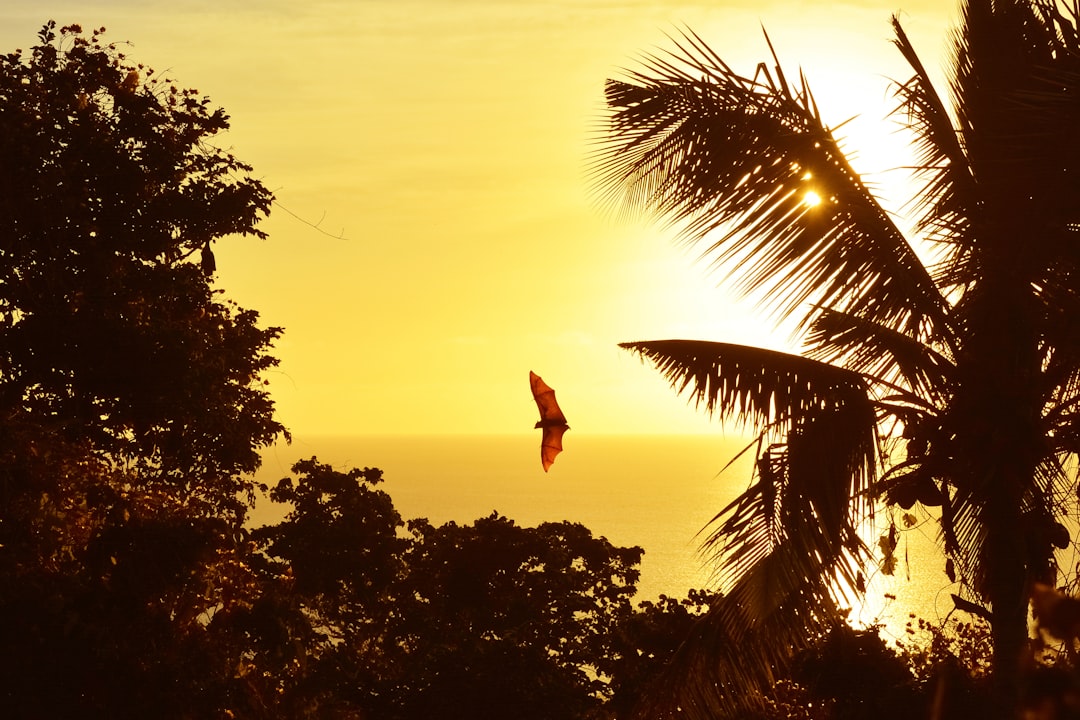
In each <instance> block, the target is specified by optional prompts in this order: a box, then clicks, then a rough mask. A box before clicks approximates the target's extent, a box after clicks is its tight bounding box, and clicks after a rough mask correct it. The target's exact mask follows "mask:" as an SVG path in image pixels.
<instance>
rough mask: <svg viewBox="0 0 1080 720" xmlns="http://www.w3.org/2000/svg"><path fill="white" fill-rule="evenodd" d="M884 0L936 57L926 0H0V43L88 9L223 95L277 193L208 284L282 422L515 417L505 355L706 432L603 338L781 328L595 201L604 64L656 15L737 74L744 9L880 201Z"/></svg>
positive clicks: (740, 333) (345, 428) (632, 59)
mask: <svg viewBox="0 0 1080 720" xmlns="http://www.w3.org/2000/svg"><path fill="white" fill-rule="evenodd" d="M897 12H899V13H900V17H901V21H902V23H903V24H904V27H905V29H906V30H907V32H908V34H909V36H910V37H911V38H912V40H913V42H914V43H915V46H916V47H917V48H918V49H919V50H920V52H921V55H922V57H923V59H924V62H925V63H926V64H927V65H928V66H930V67H937V66H939V65H940V59H941V57H942V51H943V50H944V49H945V48H946V47H947V40H948V35H947V33H948V29H949V27H950V26H951V25H952V24H953V22H954V21H955V12H954V8H953V7H952V6H951V5H950V4H949V3H943V2H941V0H849V1H848V2H823V1H822V2H818V1H815V0H772V1H771V2H770V1H762V0H714V1H713V2H691V1H676V0H672V1H670V2H660V1H658V0H657V1H653V2H647V1H645V0H640V1H638V0H544V1H541V0H505V1H503V0H488V1H479V0H306V1H305V2H302V3H300V2H295V1H294V0H269V1H263V2H248V1H247V0H215V1H214V2H208V1H204V0H172V1H170V2H156V1H151V2H147V1H140V2H135V0H97V1H94V0H77V1H76V0H55V1H51V2H46V3H43V2H41V1H40V0H8V2H6V3H4V4H3V7H0V52H9V51H11V50H14V49H15V48H24V49H25V48H27V47H29V46H31V45H32V44H34V41H35V33H36V31H37V30H38V29H39V28H40V27H41V25H42V24H43V23H44V22H45V21H46V20H48V19H50V18H51V19H55V20H56V21H57V22H58V23H59V24H61V25H65V24H70V23H80V24H82V25H83V27H84V29H90V28H93V27H101V26H104V27H106V28H107V29H108V32H107V35H106V38H107V39H109V40H112V41H124V42H127V43H129V47H128V48H127V50H126V52H127V55H128V57H129V59H130V60H131V61H133V62H141V63H144V64H146V65H149V66H151V67H153V68H154V69H155V71H156V72H157V73H158V74H163V75H166V76H168V77H171V78H172V79H174V80H175V81H177V83H178V84H179V85H181V86H183V87H189V88H196V89H198V90H199V91H200V92H201V93H203V94H205V95H207V96H209V97H210V99H211V100H212V102H213V104H214V105H216V106H220V107H223V108H225V110H226V112H227V113H228V114H229V115H230V117H231V122H232V127H231V130H230V131H229V132H228V134H227V135H224V136H222V137H219V138H217V140H216V142H217V144H219V145H221V146H223V147H226V148H229V149H230V150H232V151H233V152H234V153H235V154H236V155H237V157H239V158H240V159H241V160H243V161H245V162H247V163H249V164H251V165H252V166H253V167H254V173H253V174H254V175H255V177H257V178H259V179H260V180H261V181H262V182H263V183H264V184H265V185H266V186H267V187H269V188H270V189H272V190H273V191H274V193H275V196H276V205H275V207H274V210H273V213H272V215H271V217H270V218H269V219H268V220H267V221H265V223H264V224H263V225H262V228H263V229H264V230H265V231H267V232H268V233H269V235H270V237H269V239H267V240H258V239H254V238H228V239H226V240H224V241H222V242H219V243H218V245H217V246H216V247H215V254H216V255H217V261H218V285H219V287H221V288H222V289H224V290H225V292H226V295H227V296H229V297H231V298H233V299H234V300H236V301H237V302H239V303H240V305H241V306H243V307H247V308H251V309H254V310H257V311H259V313H260V315H261V318H262V322H263V324H264V325H272V326H281V327H283V328H284V330H285V332H284V335H283V337H282V338H281V340H279V342H278V343H277V345H276V347H275V351H274V354H275V356H276V357H278V358H279V359H280V361H281V362H280V366H279V367H278V368H277V369H276V370H274V371H273V372H271V373H270V374H269V376H268V379H269V380H270V388H271V393H272V395H273V397H274V400H275V402H276V405H277V412H278V419H279V420H280V421H281V422H282V423H284V424H285V426H286V427H288V428H290V430H291V431H292V432H293V433H294V434H296V435H316V434H335V435H359V434H410V433H416V434H433V433H476V434H493V433H499V434H501V433H520V432H530V431H531V428H532V426H533V423H534V422H535V421H536V419H537V410H536V406H535V405H534V403H533V400H532V398H531V395H530V393H529V385H528V373H529V371H530V370H533V371H535V372H537V373H538V374H540V375H541V376H542V377H543V378H544V379H545V380H546V381H547V383H548V384H549V385H551V386H552V387H554V388H555V390H556V393H557V395H558V398H559V401H560V403H561V405H562V408H563V410H564V412H565V413H566V415H567V417H568V421H569V424H570V426H571V428H572V429H573V430H574V431H576V432H582V433H585V432H587V433H593V434H632V433H642V434H681V433H709V432H724V430H722V429H721V428H720V426H719V425H718V423H717V422H716V421H715V420H710V419H709V418H706V417H705V416H704V415H703V414H702V413H701V412H699V411H698V410H696V409H695V408H694V407H693V406H692V405H690V404H688V401H687V398H685V397H679V396H676V395H675V394H674V392H673V391H672V390H671V389H670V388H669V386H668V385H667V382H666V381H665V380H664V379H663V378H662V377H661V376H660V375H659V374H658V373H657V372H656V371H655V370H654V369H653V368H652V367H651V366H647V365H643V364H642V363H641V362H640V361H639V360H638V359H637V358H636V357H634V356H632V355H630V354H629V353H627V352H626V351H623V350H620V349H619V348H618V347H617V343H619V342H624V341H633V340H646V339H663V338H675V337H683V338H697V339H706V340H722V341H727V342H743V343H750V344H755V345H761V346H766V347H773V348H777V349H785V348H788V347H790V344H789V339H788V335H787V333H786V332H785V331H783V330H776V329H773V328H772V326H771V325H770V324H769V323H768V321H767V320H766V319H765V318H764V317H762V316H761V315H760V314H759V313H757V312H756V311H755V309H754V307H753V306H752V304H750V303H748V302H747V301H743V300H740V299H739V298H736V297H734V296H733V295H732V294H731V293H730V292H729V291H727V290H726V289H725V287H724V283H723V280H724V276H723V275H722V274H721V273H719V272H716V271H710V269H709V266H708V263H707V262H703V261H701V260H700V259H699V257H698V251H696V250H694V249H691V248H687V247H685V246H683V245H680V244H678V242H677V238H676V235H677V233H676V232H675V231H674V230H672V229H670V228H666V227H664V226H663V225H661V224H659V223H657V222H656V221H654V220H653V219H651V218H647V217H625V216H623V215H620V214H618V213H615V212H613V211H612V209H611V208H608V207H605V206H602V205H600V204H598V203H597V201H596V200H595V196H594V193H593V192H592V188H593V186H592V185H591V183H590V176H589V173H588V158H589V153H590V148H591V147H592V145H591V142H592V141H593V140H594V139H595V138H596V137H597V133H598V130H599V127H600V121H601V119H602V117H603V87H604V81H605V79H607V78H609V77H619V76H620V75H621V74H622V72H623V71H624V69H626V68H635V67H637V66H638V62H639V60H640V58H641V57H642V55H643V53H646V52H652V51H656V50H658V49H662V48H665V47H671V42H670V40H669V39H668V36H669V35H670V34H672V33H677V32H678V31H679V28H681V27H689V28H691V29H693V30H694V31H695V32H696V33H697V34H699V35H700V36H701V37H702V38H703V39H704V40H705V41H706V42H708V43H709V44H710V46H711V47H712V48H713V49H714V50H716V51H717V52H718V53H719V54H720V55H721V57H723V58H724V59H725V61H726V62H727V63H728V64H729V65H730V66H732V67H733V68H734V69H735V70H736V71H739V72H741V73H743V74H752V73H753V71H754V68H755V67H756V66H757V63H758V62H761V61H763V60H766V59H767V58H768V47H767V45H766V43H765V40H764V37H763V35H762V26H764V28H765V29H766V30H767V32H768V33H769V37H770V38H771V40H772V42H773V45H774V47H775V48H776V50H777V52H778V54H779V56H780V59H781V61H782V63H783V64H784V66H785V69H786V71H787V72H788V73H789V74H794V73H796V72H797V71H798V69H799V68H800V67H801V68H802V69H803V71H804V72H805V73H806V74H807V77H808V80H809V83H810V87H811V89H812V91H813V92H814V94H815V96H816V98H817V100H818V103H819V106H820V108H821V111H822V113H823V115H824V118H825V120H826V122H827V123H829V124H830V125H837V124H839V123H841V122H843V121H845V120H847V119H849V118H851V117H852V116H855V115H858V117H856V119H855V120H854V121H852V122H851V123H849V124H847V125H845V126H844V128H843V131H842V132H840V133H839V134H840V135H841V136H843V137H846V138H848V141H847V144H848V146H850V147H851V148H852V149H855V150H857V151H858V154H857V156H856V157H855V159H854V161H853V164H854V166H855V167H856V169H857V170H860V171H863V172H865V173H867V177H868V179H870V180H871V181H873V182H875V183H877V184H878V186H879V187H881V188H882V193H883V195H885V196H886V197H885V199H886V200H887V201H890V202H889V203H888V204H890V206H891V207H893V208H894V209H896V210H897V211H898V212H899V211H900V210H901V209H902V208H901V205H900V201H901V200H902V199H903V196H902V183H901V182H900V181H898V180H897V177H898V174H897V173H895V172H889V170H890V169H891V168H895V167H900V166H903V165H905V164H907V163H909V162H910V159H909V158H907V157H906V156H905V155H904V154H903V150H904V144H903V140H902V138H901V137H899V136H898V134H897V126H896V124H895V122H894V121H893V120H888V119H886V118H885V116H886V114H887V113H888V111H889V109H890V108H891V107H892V106H893V105H894V104H895V101H894V100H893V99H892V97H891V95H890V84H889V83H890V80H906V79H907V77H908V75H909V74H910V73H909V72H908V71H907V70H906V69H905V67H904V64H903V60H902V58H901V57H900V55H899V53H898V52H897V51H896V49H895V48H894V47H893V46H892V45H891V43H890V38H891V35H890V33H891V29H890V26H889V18H890V16H891V15H892V14H894V13H897ZM897 184H900V185H901V190H900V191H897V190H896V189H895V188H893V189H892V192H890V186H893V185H897Z"/></svg>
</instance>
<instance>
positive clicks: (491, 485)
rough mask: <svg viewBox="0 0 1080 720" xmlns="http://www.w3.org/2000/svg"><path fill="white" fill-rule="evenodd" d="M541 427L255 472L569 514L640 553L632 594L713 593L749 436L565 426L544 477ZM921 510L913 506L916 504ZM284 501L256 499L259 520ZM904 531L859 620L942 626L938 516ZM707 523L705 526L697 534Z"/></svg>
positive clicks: (746, 471) (300, 442)
mask: <svg viewBox="0 0 1080 720" xmlns="http://www.w3.org/2000/svg"><path fill="white" fill-rule="evenodd" d="M539 437H540V434H539V432H537V433H535V434H530V435H491V436H477V435H462V436H455V435H438V436H422V435H406V436H353V437H341V436H310V437H296V438H294V439H293V442H292V443H291V444H288V445H286V444H279V445H276V446H274V447H272V448H269V449H267V450H266V451H265V452H264V454H263V466H262V468H261V469H260V471H259V473H258V475H257V479H258V480H260V481H262V482H265V483H268V484H273V483H274V482H276V481H277V480H278V479H280V478H282V477H285V476H287V475H289V474H290V467H291V466H292V464H293V463H294V462H296V461H297V460H299V459H302V458H309V457H312V456H317V457H318V458H319V460H320V461H321V462H324V463H329V464H331V465H333V466H335V467H338V468H340V469H347V468H350V467H377V468H380V469H381V470H383V473H384V478H385V482H384V483H382V484H381V485H380V487H381V489H383V490H384V491H386V492H387V493H388V494H389V495H390V496H391V498H393V501H394V505H395V507H396V508H397V510H398V512H399V513H401V516H402V517H403V518H405V519H410V518H417V517H425V518H427V519H428V520H430V521H431V522H433V523H435V524H442V523H445V522H448V521H451V520H452V521H455V522H457V523H458V524H467V523H471V522H472V521H474V520H476V519H478V518H481V517H486V516H488V515H490V514H491V513H492V512H498V513H500V514H502V515H505V516H506V517H509V518H511V519H513V520H514V521H515V522H516V523H517V524H518V525H521V526H525V527H529V526H535V525H537V524H539V523H542V522H546V521H554V522H558V521H563V520H569V521H572V522H578V523H581V524H583V525H585V526H586V527H588V528H589V529H590V530H591V531H592V532H593V534H594V535H596V536H603V537H606V538H607V539H608V540H609V541H611V542H612V543H614V544H615V545H619V546H633V545H636V546H640V547H642V548H644V549H645V555H644V558H643V560H642V564H641V579H640V581H639V583H638V596H637V597H638V599H639V600H646V599H655V598H657V597H658V596H659V595H661V594H665V595H669V596H673V597H685V596H686V592H687V590H688V589H690V588H712V587H714V585H713V583H711V582H710V580H711V577H710V572H709V568H708V565H707V562H706V558H705V557H703V556H702V555H701V554H700V552H699V549H700V547H701V543H702V540H703V539H704V537H705V536H706V534H707V528H708V525H709V523H710V521H711V520H712V519H713V517H715V515H716V514H717V513H718V512H719V511H720V510H721V509H722V508H723V507H724V506H725V505H726V504H727V503H728V502H730V501H731V500H732V499H733V498H734V497H736V495H738V494H739V493H740V492H742V491H743V490H744V489H745V488H746V487H747V486H748V484H749V483H750V480H751V478H750V469H751V464H752V463H751V458H750V454H749V453H748V454H747V455H744V456H743V457H741V458H740V459H738V460H736V461H735V462H734V463H733V464H732V465H731V466H730V467H729V468H728V469H726V470H724V472H722V473H721V472H720V471H721V470H722V469H723V468H724V467H725V465H727V464H728V462H729V461H730V460H731V459H732V458H733V457H734V456H736V455H737V454H738V453H739V451H740V450H742V449H743V447H744V446H745V445H746V444H747V442H748V441H746V440H743V439H742V438H739V437H731V436H728V437H724V436H722V435H719V434H718V435H716V436H711V435H709V436H706V435H679V436H635V435H630V436H604V435H577V434H574V433H572V432H571V433H568V434H567V436H566V438H565V439H564V452H563V453H562V454H561V455H560V456H559V457H558V459H557V460H556V462H555V464H554V465H553V466H552V468H551V470H550V472H547V473H545V472H544V471H543V470H542V469H541V466H540V452H539ZM916 507H918V506H916ZM286 510H287V508H284V507H283V506H280V505H276V504H273V503H269V502H268V501H267V502H266V503H260V504H259V506H258V507H257V508H256V511H255V514H254V516H253V518H252V520H253V522H254V523H255V524H264V523H268V522H275V521H277V520H278V519H279V518H280V517H282V516H283V514H284V512H286ZM889 520H890V518H889V517H888V516H886V515H885V514H884V513H879V514H878V516H877V517H876V518H875V520H874V526H873V527H870V526H868V527H867V528H866V531H865V533H864V534H865V537H866V539H867V541H868V543H869V544H870V545H871V546H874V547H876V540H877V537H878V536H879V535H881V534H882V533H884V532H885V531H887V529H888V527H889ZM917 520H918V522H917V524H916V525H915V526H913V527H911V528H907V529H904V528H903V523H902V522H900V520H899V518H897V522H896V524H897V525H898V526H900V527H901V532H900V533H899V544H898V547H897V550H896V555H897V558H898V560H899V563H898V565H897V567H896V570H895V572H894V574H893V575H892V576H886V575H884V574H883V573H881V572H880V571H879V572H873V573H871V574H870V576H869V578H868V580H869V589H868V592H867V594H866V596H865V600H864V601H863V602H862V603H861V604H857V605H855V606H854V607H852V615H851V618H852V621H853V622H854V623H856V624H865V625H868V624H874V623H877V624H882V625H883V626H884V628H885V632H886V633H888V634H889V635H893V636H896V637H901V636H903V634H904V626H905V624H906V623H907V622H908V621H909V619H910V615H911V613H915V614H916V615H918V616H919V617H921V618H924V619H926V620H929V621H931V622H934V623H940V622H941V621H942V620H943V619H944V618H945V616H946V615H947V614H948V612H949V611H950V610H951V609H952V602H951V600H950V598H949V593H950V592H957V588H956V586H955V585H953V584H951V583H950V582H949V580H948V579H947V578H946V577H945V575H944V572H943V567H944V561H943V560H942V559H941V557H940V555H939V554H938V553H937V550H936V546H935V543H934V541H935V538H936V537H937V532H938V527H937V523H936V522H935V521H934V520H933V519H932V518H929V517H927V516H926V515H925V514H923V515H919V516H917ZM703 529H704V532H703Z"/></svg>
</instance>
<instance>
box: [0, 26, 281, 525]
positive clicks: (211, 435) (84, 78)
mask: <svg viewBox="0 0 1080 720" xmlns="http://www.w3.org/2000/svg"><path fill="white" fill-rule="evenodd" d="M39 41H40V42H39V44H38V45H37V46H35V47H33V48H32V49H31V51H30V53H29V55H28V56H26V57H24V56H23V55H22V54H20V53H19V52H15V53H11V54H8V55H4V56H0V411H2V412H3V414H4V417H10V416H12V415H13V414H23V415H26V416H28V417H30V418H32V419H33V421H34V422H38V423H41V424H49V425H50V426H52V427H53V428H54V429H55V430H56V431H57V432H58V433H59V434H60V435H61V436H63V437H66V438H69V439H71V440H80V439H85V440H87V441H88V442H90V443H91V444H92V446H93V448H94V450H95V451H97V452H99V453H104V454H107V455H108V456H109V457H110V458H111V459H112V460H113V462H114V463H116V464H117V465H118V466H124V467H127V468H129V469H131V470H133V471H137V472H138V473H139V475H140V477H141V478H142V479H143V482H147V483H151V482H153V483H158V482H164V483H171V484H172V485H174V486H175V487H176V488H177V489H182V490H183V491H184V492H186V493H189V494H191V495H195V496H200V495H202V496H204V498H203V499H204V500H212V502H213V503H214V504H216V505H235V499H236V497H237V494H238V493H242V492H245V491H250V489H251V485H250V479H248V480H243V479H242V475H241V474H242V473H249V472H250V471H252V470H254V468H255V467H256V465H257V463H258V456H257V453H256V450H257V448H258V447H259V446H261V445H265V444H268V443H269V442H271V441H272V440H273V439H274V437H276V436H277V435H278V434H280V433H281V432H282V431H283V429H282V427H281V425H280V424H278V423H277V422H276V421H274V420H273V418H272V403H271V401H270V399H269V396H268V394H267V392H266V390H265V388H264V387H263V386H262V380H261V378H260V373H261V372H263V371H264V370H266V369H268V368H270V367H272V366H274V365H275V364H276V360H274V359H273V358H271V357H270V356H268V355H267V354H266V351H267V349H268V348H269V345H270V343H271V342H272V341H273V339H274V338H275V337H277V335H278V334H279V332H280V330H279V329H277V328H270V329H260V328H258V327H257V326H256V324H255V323H256V320H257V317H258V315H257V313H255V312H253V311H250V310H243V309H240V308H237V307H236V306H235V305H234V304H232V303H229V302H227V301H223V300H221V299H219V298H217V297H215V296H216V295H217V293H218V292H219V291H216V290H214V289H213V286H212V283H211V280H212V278H211V277H210V276H209V275H208V274H207V273H206V272H205V270H204V269H203V267H202V264H201V262H200V257H199V255H200V254H201V253H202V252H203V251H204V250H206V249H208V248H209V246H210V244H211V243H213V242H215V241H217V240H218V239H219V238H221V237H223V236H226V235H231V234H252V235H256V236H258V237H262V236H263V233H262V231H260V230H258V229H257V227H256V223H257V221H258V219H259V218H260V216H262V215H265V214H266V213H267V212H268V211H269V207H270V202H271V200H272V196H271V194H270V192H269V191H268V190H267V189H266V188H265V187H263V185H262V184H261V183H260V182H258V181H257V180H254V179H251V178H250V177H249V176H248V175H247V173H248V171H249V170H250V168H249V167H248V166H246V165H244V164H243V163H241V162H240V161H239V160H237V159H236V158H235V157H233V156H232V155H231V154H229V153H227V152H225V151H223V150H220V149H218V148H216V147H215V146H214V145H212V144H211V140H212V138H213V137H214V136H215V135H216V134H218V133H220V132H223V131H225V130H226V129H228V127H229V123H228V116H227V115H226V114H225V113H224V112H223V111H222V110H220V109H215V108H213V107H212V106H211V105H210V102H209V100H207V99H206V98H203V97H200V96H199V95H198V94H197V92H196V91H194V90H182V89H179V88H178V87H176V86H175V85H174V84H173V83H171V82H170V81H169V80H167V79H164V78H159V77H158V76H157V75H156V74H155V73H154V72H153V70H152V69H150V68H147V67H144V66H142V65H135V64H131V63H130V62H128V61H127V60H126V58H125V56H124V55H123V53H121V52H120V51H119V49H118V46H116V45H114V44H106V43H105V42H104V41H103V39H102V31H100V30H98V31H94V32H93V33H91V34H90V36H89V37H87V36H85V35H83V34H82V32H81V30H80V29H79V28H78V26H70V27H66V28H62V29H60V30H59V31H57V30H56V29H55V24H54V23H51V22H50V23H49V24H48V25H46V26H45V27H44V28H43V29H42V30H41V32H40V33H39Z"/></svg>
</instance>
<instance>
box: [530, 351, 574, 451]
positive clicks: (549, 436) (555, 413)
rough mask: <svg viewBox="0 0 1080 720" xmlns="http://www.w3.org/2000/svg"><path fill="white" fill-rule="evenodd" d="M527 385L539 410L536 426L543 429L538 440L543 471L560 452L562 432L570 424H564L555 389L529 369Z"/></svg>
mask: <svg viewBox="0 0 1080 720" xmlns="http://www.w3.org/2000/svg"><path fill="white" fill-rule="evenodd" d="M529 385H530V386H531V387H532V394H533V398H534V399H535V400H536V407H537V408H538V409H539V410H540V422H538V423H536V427H538V428H543V430H544V435H543V437H542V438H541V440H540V463H541V464H542V465H543V466H544V472H547V471H548V468H550V467H551V464H552V463H553V462H555V456H556V455H558V454H559V453H560V452H562V449H563V448H562V437H563V433H565V432H566V431H567V430H569V429H570V426H569V425H567V424H566V416H565V415H563V411H562V410H561V409H560V408H559V403H558V402H556V400H555V391H554V390H552V389H551V387H550V386H549V385H548V384H547V383H546V382H544V381H543V379H541V377H540V376H539V375H537V374H536V373H534V372H531V371H530V372H529Z"/></svg>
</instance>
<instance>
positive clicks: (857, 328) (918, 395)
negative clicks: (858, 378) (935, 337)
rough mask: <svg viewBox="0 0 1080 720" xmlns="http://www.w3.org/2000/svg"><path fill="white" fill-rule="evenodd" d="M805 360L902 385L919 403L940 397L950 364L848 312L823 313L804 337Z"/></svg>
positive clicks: (932, 351)
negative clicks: (835, 365)
mask: <svg viewBox="0 0 1080 720" xmlns="http://www.w3.org/2000/svg"><path fill="white" fill-rule="evenodd" d="M805 345H806V348H807V355H808V357H811V358H814V359H816V360H821V361H823V362H828V363H832V364H840V365H843V366H844V367H846V368H848V369H849V370H854V371H855V372H857V373H859V374H860V375H862V376H863V377H864V378H872V379H873V381H877V382H880V383H884V384H888V385H892V386H896V385H897V384H900V385H902V387H903V388H904V389H905V390H906V391H907V392H908V393H910V395H911V398H910V400H911V401H913V402H916V403H919V404H923V403H926V402H932V403H936V402H939V401H941V400H942V399H943V393H944V392H945V389H946V388H948V387H949V384H950V379H951V377H952V369H953V362H952V361H951V360H950V359H949V358H948V357H947V356H945V355H943V354H941V353H940V352H938V351H937V350H935V349H934V348H932V347H930V346H929V345H927V344H925V343H923V342H920V341H919V340H917V339H914V338H911V337H909V336H908V335H906V334H904V333H902V332H898V331H896V330H894V329H892V328H889V327H882V326H881V325H879V324H877V323H874V322H872V321H869V320H865V319H863V318H861V317H858V316H856V315H853V314H851V313H844V312H838V311H835V310H824V311H822V313H821V314H820V315H818V317H817V319H816V320H815V321H814V324H813V325H812V326H811V327H810V328H809V331H808V333H807V335H806V338H805Z"/></svg>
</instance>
